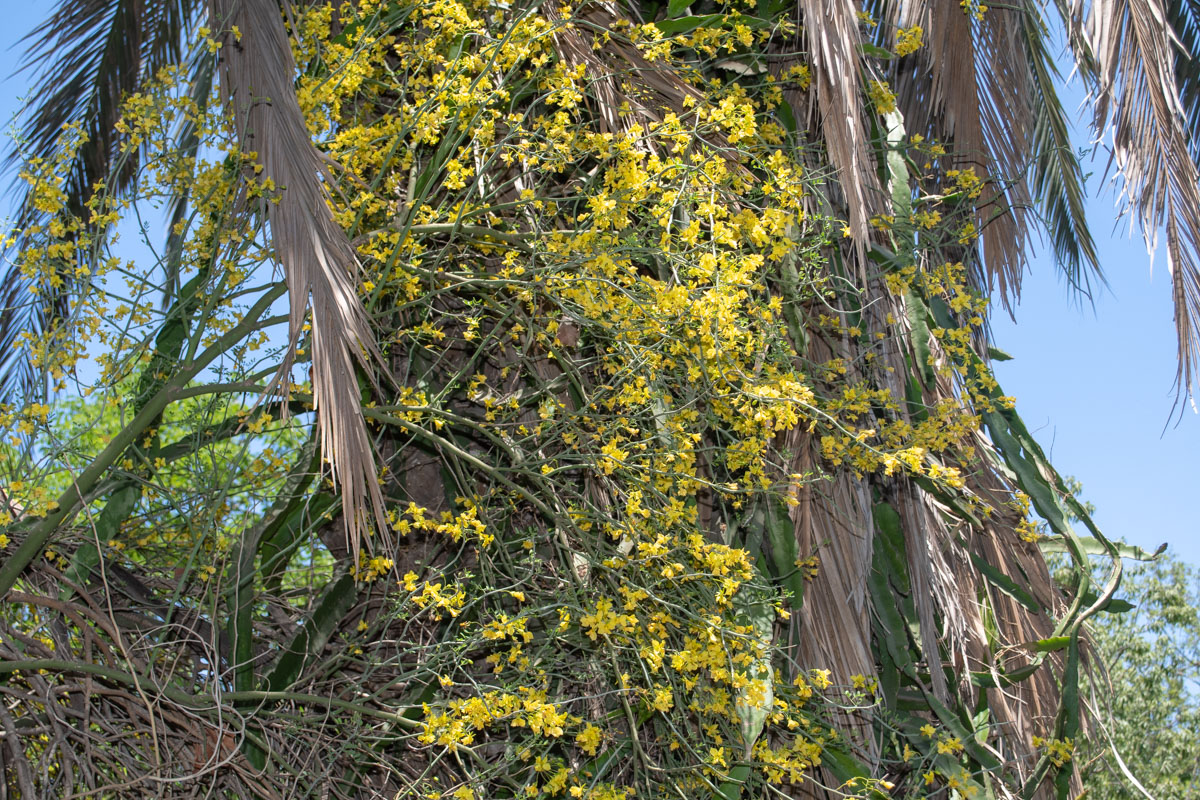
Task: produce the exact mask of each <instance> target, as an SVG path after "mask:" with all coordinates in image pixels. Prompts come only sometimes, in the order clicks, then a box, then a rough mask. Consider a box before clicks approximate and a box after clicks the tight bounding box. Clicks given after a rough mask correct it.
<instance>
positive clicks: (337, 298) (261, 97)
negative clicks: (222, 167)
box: [211, 0, 386, 560]
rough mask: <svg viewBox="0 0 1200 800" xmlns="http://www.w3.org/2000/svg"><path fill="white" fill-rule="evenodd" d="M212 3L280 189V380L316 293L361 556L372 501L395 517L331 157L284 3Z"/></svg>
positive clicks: (338, 458) (325, 406)
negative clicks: (308, 109) (308, 99)
mask: <svg viewBox="0 0 1200 800" xmlns="http://www.w3.org/2000/svg"><path fill="white" fill-rule="evenodd" d="M211 8H212V15H213V22H214V24H213V29H214V30H216V31H220V32H221V39H220V41H221V44H222V48H221V94H222V97H223V99H224V102H225V103H226V105H227V106H228V107H229V108H231V109H232V111H233V114H234V119H235V122H236V125H237V133H238V138H239V143H240V146H241V148H242V150H243V151H244V152H251V151H253V152H255V153H257V158H258V163H260V164H261V165H262V167H263V171H262V177H263V179H269V180H270V181H272V182H273V183H274V185H275V187H276V189H277V190H278V192H279V195H278V198H277V200H274V201H272V202H271V203H270V204H269V206H268V209H267V216H268V220H269V222H270V227H271V240H272V243H273V245H274V248H275V255H276V259H277V260H278V261H279V263H280V264H281V265H282V266H283V269H284V273H285V276H286V279H287V286H288V293H289V296H290V303H291V307H290V323H289V327H290V332H289V351H288V357H287V358H285V360H284V364H283V366H282V367H281V369H280V373H279V375H278V376H277V377H276V380H277V381H280V382H282V383H284V384H286V382H287V380H288V374H289V372H290V369H291V364H292V356H293V355H294V352H295V348H296V346H297V344H298V342H299V339H300V335H301V330H302V327H303V325H304V319H305V312H306V311H307V309H308V307H309V305H310V301H311V307H312V338H311V350H312V383H313V398H314V406H315V407H316V411H317V424H318V427H319V429H320V431H321V454H322V456H323V458H324V460H325V461H327V462H329V464H330V466H331V468H332V470H333V473H334V476H335V479H336V480H338V482H339V484H340V488H341V493H342V503H343V513H344V514H345V521H346V534H347V537H348V539H349V544H350V550H351V552H352V553H353V557H354V558H355V559H356V560H357V558H358V549H359V544H360V543H361V541H362V539H363V532H364V528H365V525H366V524H367V522H368V506H369V507H370V510H371V512H373V514H372V515H373V517H374V521H375V523H376V525H378V526H379V528H380V529H381V530H382V529H383V528H384V527H385V525H386V521H385V516H384V507H383V495H382V493H381V492H380V489H379V483H378V480H377V479H376V466H375V455H374V450H373V447H372V444H371V440H370V438H369V437H368V436H367V430H366V427H365V425H364V421H363V415H362V401H361V398H360V393H359V385H358V378H357V376H356V374H355V364H356V363H357V364H359V365H361V366H362V367H363V368H364V369H365V370H368V371H370V370H371V369H372V368H373V367H374V366H375V365H376V364H381V363H382V359H381V358H380V357H379V352H378V349H377V347H376V345H375V341H374V337H373V335H372V332H371V328H370V323H369V321H368V319H367V316H366V313H365V312H364V310H363V308H362V305H361V303H360V302H359V300H358V297H357V295H356V293H355V287H354V281H353V274H354V272H355V270H356V269H357V261H356V259H355V256H354V250H353V248H352V246H351V244H350V241H349V239H348V238H347V236H346V233H345V231H343V230H342V229H341V227H339V226H338V224H337V223H336V222H335V221H334V219H333V215H332V213H331V211H330V208H329V204H328V199H329V198H328V190H327V189H326V184H325V183H324V182H323V180H322V177H323V176H324V177H328V176H327V174H326V173H327V166H326V163H325V160H324V157H323V156H322V155H321V153H320V152H319V151H318V150H317V149H316V148H315V147H314V146H313V144H312V141H311V139H310V138H309V132H308V128H307V126H306V124H305V120H304V115H303V113H302V112H301V110H300V105H299V103H298V102H297V100H296V94H295V91H294V88H293V86H292V81H293V76H294V74H295V64H294V62H293V60H292V51H291V49H290V47H289V45H288V37H287V31H286V28H285V26H284V20H283V17H282V15H281V14H280V10H279V6H278V5H277V4H276V3H275V2H274V0H212V7H211ZM235 29H236V33H235V32H234V31H235ZM285 388H286V387H285Z"/></svg>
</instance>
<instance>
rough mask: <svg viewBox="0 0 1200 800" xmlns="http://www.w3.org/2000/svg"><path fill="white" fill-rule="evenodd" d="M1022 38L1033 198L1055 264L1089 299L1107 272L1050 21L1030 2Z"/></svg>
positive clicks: (1027, 7)
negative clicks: (1061, 94)
mask: <svg viewBox="0 0 1200 800" xmlns="http://www.w3.org/2000/svg"><path fill="white" fill-rule="evenodd" d="M1023 34H1024V42H1025V47H1026V49H1027V51H1028V62H1029V66H1030V77H1031V79H1032V85H1031V89H1032V91H1033V103H1034V110H1035V114H1036V121H1035V123H1034V126H1033V157H1034V162H1033V189H1034V195H1035V197H1036V199H1037V202H1038V206H1039V207H1040V210H1041V214H1042V220H1043V223H1044V224H1045V226H1046V228H1047V229H1048V230H1049V233H1050V242H1051V246H1052V248H1053V250H1054V257H1055V261H1056V262H1057V263H1058V266H1059V268H1060V269H1062V271H1063V273H1064V274H1065V275H1066V277H1067V281H1068V283H1069V284H1070V285H1071V286H1072V287H1073V288H1075V289H1077V290H1078V291H1080V292H1081V293H1083V294H1085V295H1089V296H1090V294H1091V281H1090V278H1091V276H1092V274H1094V275H1095V276H1096V277H1097V278H1098V279H1099V280H1100V281H1101V282H1102V283H1103V282H1104V274H1103V272H1102V270H1101V268H1100V257H1099V255H1098V254H1097V252H1096V243H1095V241H1093V239H1092V234H1091V231H1089V230H1088V227H1087V218H1086V214H1085V209H1084V191H1083V170H1082V168H1081V167H1080V164H1079V159H1078V158H1077V157H1076V155H1075V152H1074V150H1073V148H1072V145H1071V135H1070V128H1069V126H1068V124H1067V119H1066V114H1065V113H1064V109H1063V107H1062V103H1061V102H1060V101H1059V98H1058V92H1057V90H1056V88H1055V83H1056V81H1057V80H1058V79H1060V78H1061V75H1060V73H1059V71H1058V67H1057V66H1055V64H1054V61H1053V60H1052V58H1051V56H1050V53H1049V51H1048V50H1047V47H1046V26H1045V21H1044V20H1043V19H1042V16H1041V13H1040V12H1039V11H1038V9H1037V8H1036V7H1034V6H1033V5H1031V4H1029V5H1027V6H1026V9H1025V14H1024V31H1023Z"/></svg>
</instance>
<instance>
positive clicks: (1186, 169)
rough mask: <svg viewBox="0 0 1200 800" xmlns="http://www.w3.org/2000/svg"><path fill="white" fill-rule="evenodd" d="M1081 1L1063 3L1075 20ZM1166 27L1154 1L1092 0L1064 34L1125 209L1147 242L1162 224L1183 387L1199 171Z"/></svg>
mask: <svg viewBox="0 0 1200 800" xmlns="http://www.w3.org/2000/svg"><path fill="white" fill-rule="evenodd" d="M1083 16H1084V4H1083V2H1082V0H1076V2H1074V3H1073V5H1072V8H1071V11H1070V24H1071V25H1072V27H1073V28H1076V29H1077V28H1078V27H1079V24H1080V23H1079V21H1080V20H1081V19H1082V18H1083ZM1179 44H1180V43H1179V40H1178V38H1177V37H1176V35H1175V33H1174V31H1173V30H1172V27H1171V24H1170V21H1169V19H1168V16H1167V11H1166V9H1165V8H1164V5H1163V3H1162V2H1161V0H1094V2H1092V3H1091V8H1090V10H1089V13H1088V14H1087V23H1086V25H1085V26H1083V33H1082V35H1081V36H1079V37H1073V38H1072V45H1073V46H1074V47H1075V48H1076V60H1077V62H1079V63H1080V64H1081V65H1082V66H1083V67H1084V68H1085V73H1084V74H1085V76H1086V77H1088V78H1090V80H1091V81H1092V84H1093V93H1094V112H1095V116H1094V118H1093V123H1092V124H1093V128H1094V130H1096V131H1097V132H1100V133H1104V132H1106V131H1107V129H1108V127H1109V126H1110V125H1111V126H1112V131H1113V142H1112V144H1113V150H1112V158H1111V160H1110V165H1111V164H1112V163H1114V162H1115V164H1116V166H1117V168H1118V170H1119V173H1120V176H1121V178H1122V180H1123V182H1124V185H1123V187H1122V195H1121V197H1122V201H1123V204H1124V210H1125V212H1134V213H1135V214H1136V216H1137V218H1138V221H1139V223H1141V226H1142V231H1143V233H1144V235H1145V237H1146V243H1147V246H1148V247H1149V248H1150V249H1151V250H1153V249H1154V246H1155V244H1156V243H1157V231H1158V230H1159V228H1161V227H1165V229H1166V235H1167V267H1168V269H1169V270H1170V272H1171V288H1172V292H1173V295H1174V303H1175V327H1176V331H1177V336H1178V343H1179V367H1178V373H1177V378H1176V384H1177V388H1178V389H1179V391H1180V392H1181V393H1183V394H1186V393H1190V392H1191V390H1192V385H1193V382H1194V379H1195V374H1196V370H1197V369H1198V368H1200V328H1198V326H1200V171H1198V170H1197V167H1196V163H1195V162H1194V161H1193V159H1192V157H1191V154H1190V151H1189V144H1191V142H1190V137H1189V128H1188V121H1187V115H1186V113H1185V110H1184V106H1183V104H1182V102H1181V101H1180V95H1179V88H1178V85H1177V83H1176V79H1175V72H1174V64H1175V48H1176V47H1178V46H1179Z"/></svg>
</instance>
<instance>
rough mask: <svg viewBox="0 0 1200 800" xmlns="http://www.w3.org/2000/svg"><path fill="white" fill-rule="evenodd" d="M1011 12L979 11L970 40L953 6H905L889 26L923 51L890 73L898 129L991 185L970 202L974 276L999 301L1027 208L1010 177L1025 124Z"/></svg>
mask: <svg viewBox="0 0 1200 800" xmlns="http://www.w3.org/2000/svg"><path fill="white" fill-rule="evenodd" d="M1002 12H1003V13H1002ZM1021 13H1023V12H1021V11H1018V10H1016V9H1002V10H997V9H991V10H989V12H988V15H985V16H984V21H983V22H981V23H980V24H979V35H978V37H977V36H976V32H975V31H974V30H973V27H972V18H971V17H970V16H968V15H967V14H966V13H964V11H963V9H962V8H961V7H960V6H959V4H958V3H947V2H930V1H929V0H913V1H912V2H908V3H904V4H903V5H902V7H901V8H900V10H899V24H901V25H903V26H910V25H920V26H921V28H922V30H923V31H925V46H924V47H923V48H921V49H920V50H918V51H917V52H916V53H914V54H913V55H911V56H909V58H912V59H914V60H915V61H916V67H915V68H903V69H901V70H900V71H899V74H898V75H897V95H898V100H899V105H900V109H901V111H902V112H903V114H904V120H905V127H906V128H907V130H908V132H909V133H910V134H913V133H919V134H922V135H923V136H927V137H932V138H934V139H936V140H938V141H939V142H943V143H945V144H946V145H947V147H948V149H949V156H950V158H951V159H952V161H953V167H954V168H956V169H968V168H970V169H974V170H975V172H976V174H977V175H979V176H980V177H988V178H990V179H991V180H990V181H989V182H988V184H987V185H986V186H985V188H984V192H983V194H982V195H981V197H980V198H979V201H978V204H979V213H978V219H977V223H976V224H977V227H978V228H979V230H980V231H981V234H982V239H983V248H982V249H983V257H984V258H983V261H984V271H983V272H981V273H979V274H977V275H976V276H975V278H976V280H977V281H978V282H979V283H980V284H982V285H984V286H988V287H995V288H998V289H1000V291H1001V294H1002V296H1003V297H1006V298H1007V297H1008V296H1009V295H1010V294H1014V293H1016V292H1017V291H1018V290H1019V288H1020V279H1021V271H1022V268H1023V267H1022V264H1023V258H1024V255H1023V253H1024V247H1025V237H1026V231H1027V220H1026V219H1025V217H1024V212H1025V209H1026V208H1027V207H1028V205H1029V204H1030V200H1029V193H1028V189H1027V188H1025V186H1024V181H1023V180H1021V179H1020V176H1021V172H1022V170H1023V169H1024V167H1025V164H1026V162H1027V161H1028V159H1029V152H1030V144H1029V140H1028V138H1027V133H1026V131H1027V130H1029V129H1031V128H1032V127H1033V122H1032V102H1031V101H1030V91H1029V87H1028V82H1029V78H1028V74H1029V70H1028V64H1027V61H1026V57H1025V53H1024V51H1023V49H1022V46H1021V43H1020V41H1019V34H1018V32H1019V30H1020V14H1021ZM993 14H995V15H997V16H993V17H992V18H991V20H990V21H989V15H993ZM1001 15H1003V17H1004V18H1003V19H1001V18H1000V16H1001ZM1013 26H1016V27H1015V29H1014V28H1013ZM985 45H986V47H985ZM993 50H994V51H995V52H991V51H993ZM981 57H982V58H983V59H985V64H984V65H980V64H977V61H978V60H979V59H980V58H981ZM981 73H982V74H981Z"/></svg>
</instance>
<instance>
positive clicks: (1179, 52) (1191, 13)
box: [1167, 0, 1200, 160]
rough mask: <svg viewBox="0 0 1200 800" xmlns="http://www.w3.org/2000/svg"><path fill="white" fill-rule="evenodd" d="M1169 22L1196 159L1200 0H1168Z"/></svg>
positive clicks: (1199, 138)
mask: <svg viewBox="0 0 1200 800" xmlns="http://www.w3.org/2000/svg"><path fill="white" fill-rule="evenodd" d="M1167 21H1168V23H1169V24H1170V26H1171V30H1172V31H1174V33H1175V36H1176V37H1177V39H1178V40H1179V45H1180V46H1179V47H1176V48H1174V50H1173V53H1174V57H1175V83H1176V85H1177V86H1178V87H1179V99H1180V100H1181V101H1183V109H1184V112H1185V113H1186V114H1187V124H1188V131H1189V133H1190V134H1191V136H1190V138H1189V141H1188V145H1189V148H1190V150H1191V153H1192V159H1193V160H1200V2H1196V0H1168V2H1167Z"/></svg>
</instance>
